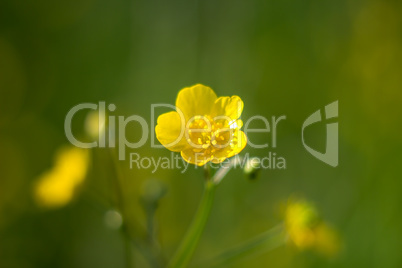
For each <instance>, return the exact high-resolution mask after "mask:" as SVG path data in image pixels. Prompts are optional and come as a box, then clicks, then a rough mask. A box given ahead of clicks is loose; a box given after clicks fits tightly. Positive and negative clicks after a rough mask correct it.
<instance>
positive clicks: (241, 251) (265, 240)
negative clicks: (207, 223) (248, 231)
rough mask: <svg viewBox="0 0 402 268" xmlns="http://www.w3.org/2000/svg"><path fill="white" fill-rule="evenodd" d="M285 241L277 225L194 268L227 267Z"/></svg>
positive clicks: (282, 232)
mask: <svg viewBox="0 0 402 268" xmlns="http://www.w3.org/2000/svg"><path fill="white" fill-rule="evenodd" d="M286 239H287V238H286V235H285V232H284V230H283V226H282V225H279V226H277V227H274V228H272V229H270V230H268V231H266V232H264V233H262V234H260V235H258V236H256V237H254V238H252V239H250V240H249V241H247V242H245V243H243V244H240V245H238V246H236V247H234V248H232V249H229V250H227V251H225V252H223V253H221V254H220V255H218V256H216V257H214V258H212V259H210V260H208V261H206V262H203V263H202V264H200V265H198V266H196V267H209V268H213V267H227V265H228V264H229V263H230V262H232V261H234V260H236V259H239V258H242V257H245V256H250V255H251V254H252V253H257V252H267V251H270V250H273V249H275V248H278V247H279V246H282V245H283V244H284V243H285V242H286Z"/></svg>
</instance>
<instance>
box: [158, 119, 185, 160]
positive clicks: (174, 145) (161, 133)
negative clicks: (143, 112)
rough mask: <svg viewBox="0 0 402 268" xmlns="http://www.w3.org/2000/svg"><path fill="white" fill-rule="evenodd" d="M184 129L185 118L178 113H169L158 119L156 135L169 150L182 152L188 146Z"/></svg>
mask: <svg viewBox="0 0 402 268" xmlns="http://www.w3.org/2000/svg"><path fill="white" fill-rule="evenodd" d="M182 125H183V128H182ZM184 129H185V125H184V118H181V117H180V115H179V113H177V112H168V113H164V114H161V115H160V116H159V117H158V121H157V125H156V127H155V134H156V138H157V139H158V141H159V142H160V143H161V144H162V145H163V146H165V147H166V148H167V149H169V150H171V151H173V152H180V151H181V150H183V149H184V148H185V146H186V144H187V143H186V142H185V139H184Z"/></svg>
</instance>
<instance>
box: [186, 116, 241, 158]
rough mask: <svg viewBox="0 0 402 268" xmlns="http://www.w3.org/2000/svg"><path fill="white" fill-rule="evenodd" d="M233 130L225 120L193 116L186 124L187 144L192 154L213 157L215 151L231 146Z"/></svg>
mask: <svg viewBox="0 0 402 268" xmlns="http://www.w3.org/2000/svg"><path fill="white" fill-rule="evenodd" d="M233 136H234V135H233V129H231V128H230V125H229V122H228V120H227V119H217V120H216V119H215V120H214V119H212V118H211V117H210V116H195V117H193V118H192V119H191V120H189V122H188V123H187V133H186V139H187V142H188V143H189V144H190V145H191V146H192V147H193V151H194V152H201V151H203V152H204V154H209V155H213V154H214V153H215V151H216V150H220V149H223V148H226V147H227V146H231V145H232V140H233Z"/></svg>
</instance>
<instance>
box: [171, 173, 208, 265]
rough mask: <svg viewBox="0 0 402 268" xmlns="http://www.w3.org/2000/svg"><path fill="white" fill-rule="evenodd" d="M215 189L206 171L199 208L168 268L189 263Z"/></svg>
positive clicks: (205, 221)
mask: <svg viewBox="0 0 402 268" xmlns="http://www.w3.org/2000/svg"><path fill="white" fill-rule="evenodd" d="M215 188H216V185H215V184H214V183H213V182H212V181H211V179H210V173H209V170H206V184H205V190H204V194H203V197H202V200H201V203H200V206H199V208H198V210H197V213H196V215H195V217H194V219H193V222H192V223H191V225H190V228H189V229H188V231H187V234H186V235H185V237H184V239H183V241H182V243H181V245H180V246H179V249H178V250H177V252H176V253H175V255H174V256H173V258H172V260H171V261H170V263H169V266H168V267H169V268H185V267H187V265H188V263H189V262H190V260H191V257H192V256H193V253H194V251H195V249H196V247H197V244H198V241H199V239H200V237H201V234H202V232H203V231H204V227H205V225H206V223H207V220H208V217H209V214H210V212H211V208H212V203H213V200H214V194H215Z"/></svg>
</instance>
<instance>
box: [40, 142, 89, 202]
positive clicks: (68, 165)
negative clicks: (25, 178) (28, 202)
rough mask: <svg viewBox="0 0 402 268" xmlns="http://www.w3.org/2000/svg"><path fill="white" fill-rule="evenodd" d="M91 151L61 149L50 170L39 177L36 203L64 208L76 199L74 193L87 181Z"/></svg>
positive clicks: (72, 148)
mask: <svg viewBox="0 0 402 268" xmlns="http://www.w3.org/2000/svg"><path fill="white" fill-rule="evenodd" d="M88 163H89V151H88V150H86V149H81V148H76V147H66V148H63V149H61V150H60V151H59V152H58V153H57V155H56V161H55V164H54V166H53V168H51V169H50V170H48V171H47V172H45V173H44V174H42V175H41V176H40V177H39V180H38V181H37V182H36V184H35V187H34V197H35V200H36V202H37V203H38V204H39V205H41V206H43V207H48V208H56V207H62V206H64V205H66V204H67V203H68V202H70V200H71V199H72V198H73V197H74V192H75V189H76V188H77V186H79V185H80V184H81V183H82V182H83V181H84V179H85V176H86V174H87V170H88Z"/></svg>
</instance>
